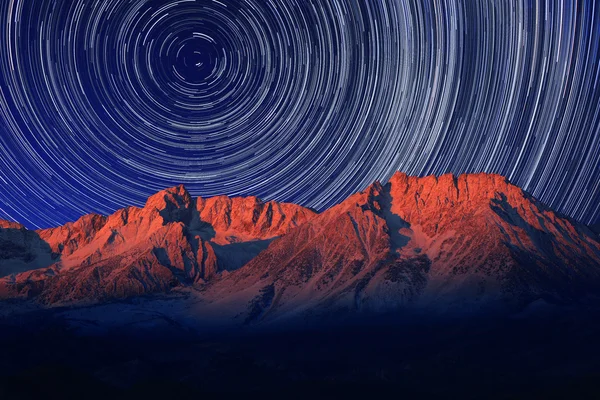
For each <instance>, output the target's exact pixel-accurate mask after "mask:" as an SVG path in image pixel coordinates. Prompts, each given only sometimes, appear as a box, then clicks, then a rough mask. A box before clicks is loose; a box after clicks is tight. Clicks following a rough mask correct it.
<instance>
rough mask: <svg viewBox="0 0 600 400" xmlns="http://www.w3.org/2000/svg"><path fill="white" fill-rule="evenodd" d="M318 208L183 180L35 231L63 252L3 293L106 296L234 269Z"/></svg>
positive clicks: (57, 299) (6, 285) (83, 298)
mask: <svg viewBox="0 0 600 400" xmlns="http://www.w3.org/2000/svg"><path fill="white" fill-rule="evenodd" d="M313 215H314V213H313V212H312V211H310V210H308V209H305V208H303V207H300V206H296V205H293V204H281V203H276V202H266V203H265V202H262V201H260V200H259V199H257V198H253V197H252V198H228V197H225V196H221V197H215V198H211V199H202V198H198V199H193V198H192V197H191V196H190V194H189V193H188V192H187V191H186V189H185V188H184V187H183V186H178V187H175V188H171V189H167V190H165V191H162V192H159V193H157V194H155V195H153V196H152V197H150V198H149V199H148V201H147V202H146V205H145V206H144V207H143V208H135V207H129V208H125V209H122V210H119V211H117V212H115V213H114V214H112V215H110V216H108V217H104V216H100V215H86V216H84V217H82V218H81V219H79V220H78V221H76V222H74V223H68V224H66V225H64V226H61V227H58V228H53V229H45V230H40V231H38V232H36V234H37V235H39V237H40V238H41V239H42V240H43V241H44V242H45V243H47V245H48V246H49V247H50V248H51V249H52V251H53V252H54V253H55V254H56V255H57V257H59V260H57V262H55V263H53V264H52V265H49V266H48V267H47V268H42V269H34V270H31V271H27V272H25V273H21V274H18V275H16V276H11V277H8V278H6V279H5V280H4V281H3V282H2V290H1V291H2V293H3V295H4V296H5V297H14V296H17V297H18V296H28V297H32V296H33V297H36V298H37V299H39V300H40V301H42V302H45V303H65V302H87V301H102V300H108V299H115V298H125V297H129V296H135V295H141V294H146V293H152V292H158V291H167V290H169V289H170V288H173V287H175V286H180V285H189V284H193V283H202V282H205V281H208V280H210V279H211V278H213V277H214V276H215V275H216V274H217V273H220V272H222V271H227V270H235V269H238V268H239V267H241V266H242V265H243V264H244V263H245V262H247V261H248V260H250V259H252V258H253V257H254V256H255V255H256V254H257V253H258V252H259V251H261V250H262V249H264V248H265V247H266V246H267V244H268V243H269V241H270V240H272V239H273V238H274V237H276V236H279V235H282V234H284V233H286V232H287V231H289V230H290V229H292V228H293V227H295V226H297V225H300V224H302V223H304V222H305V221H307V220H308V219H310V218H311V217H312V216H313Z"/></svg>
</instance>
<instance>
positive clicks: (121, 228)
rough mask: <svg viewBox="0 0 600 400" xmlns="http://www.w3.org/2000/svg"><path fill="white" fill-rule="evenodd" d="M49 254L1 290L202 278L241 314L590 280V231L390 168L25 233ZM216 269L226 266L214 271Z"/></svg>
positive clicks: (108, 287) (463, 300)
mask: <svg viewBox="0 0 600 400" xmlns="http://www.w3.org/2000/svg"><path fill="white" fill-rule="evenodd" d="M38 234H39V235H40V237H41V238H42V239H43V240H44V241H46V242H47V243H48V244H49V246H50V247H51V248H52V250H53V251H54V252H56V253H57V254H59V255H60V258H59V260H58V261H57V262H55V263H54V264H53V265H51V266H49V267H48V268H43V269H37V270H33V271H27V272H24V273H21V274H18V275H13V276H10V277H7V278H5V279H3V280H2V281H0V294H2V296H4V297H15V296H30V297H36V298H38V299H40V300H41V301H43V302H46V303H51V304H54V303H64V302H79V301H98V300H99V301H102V300H106V299H111V298H124V297H128V296H134V295H140V294H145V293H151V292H162V291H168V290H170V289H171V288H172V287H174V286H181V285H194V284H201V285H202V294H201V296H202V298H203V300H204V301H203V303H202V304H204V305H203V307H206V308H207V309H210V308H213V311H214V312H213V314H215V313H220V312H221V310H234V311H232V312H234V314H236V315H242V314H243V315H245V317H244V321H246V322H248V323H252V322H255V321H261V320H268V319H271V318H279V317H280V316H282V315H292V314H293V315H298V314H300V315H304V314H310V315H314V314H320V313H327V312H336V313H337V314H343V312H344V311H353V312H356V311H358V312H362V311H368V312H390V311H397V310H399V309H403V308H405V307H417V308H419V307H429V306H432V305H435V306H436V307H440V306H441V307H453V306H454V305H460V306H461V307H467V308H468V307H473V308H477V307H480V306H487V305H489V304H494V306H495V307H497V306H506V307H522V306H524V305H526V304H529V303H531V302H533V301H536V300H539V299H542V300H544V301H548V302H564V301H579V300H581V299H584V298H586V296H591V295H594V294H595V293H597V290H598V288H599V287H600V242H599V239H598V236H597V235H596V234H595V233H593V232H592V231H591V230H589V229H588V228H587V227H585V226H584V225H581V224H578V223H577V222H575V221H573V220H571V219H569V218H567V217H565V216H562V215H560V214H557V213H555V212H554V211H552V210H550V209H548V208H547V207H545V206H544V205H543V204H541V203H539V202H538V201H537V200H535V199H534V198H533V197H531V196H530V195H528V194H527V193H525V192H523V191H522V190H521V189H520V188H518V187H516V186H514V185H512V184H510V183H509V182H508V181H507V180H506V179H505V178H504V177H501V176H498V175H490V174H467V175H461V176H459V177H455V176H453V175H444V176H441V177H434V176H430V177H424V178H418V177H409V176H407V175H405V174H402V173H397V174H395V175H394V176H393V177H392V178H391V180H390V181H389V182H388V183H387V184H385V185H382V184H380V183H378V182H376V183H374V184H373V185H371V186H370V187H368V188H367V189H366V190H365V191H363V192H360V193H357V194H354V195H352V196H350V197H349V198H348V199H346V200H345V201H344V202H342V203H341V204H339V205H337V206H334V207H332V208H330V209H329V210H327V211H325V212H323V213H321V214H316V213H314V212H312V211H311V210H309V209H306V208H303V207H300V206H297V205H294V204H284V203H276V202H262V201H260V200H259V199H257V198H254V197H248V198H229V197H226V196H220V197H214V198H209V199H203V198H198V199H193V198H192V197H191V196H190V195H189V193H188V192H187V191H186V190H185V188H184V187H182V186H179V187H175V188H172V189H168V190H165V191H163V192H160V193H157V194H156V195H154V196H152V197H150V198H149V199H148V201H147V203H146V205H145V206H144V208H134V207H130V208H126V209H123V210H119V211H117V212H116V213H114V214H113V215H111V216H109V217H102V216H97V215H90V216H85V217H83V218H81V219H80V220H79V221H77V222H75V223H72V224H66V225H65V226H63V227H59V228H54V229H49V230H42V231H38ZM225 271H227V273H224V272H225Z"/></svg>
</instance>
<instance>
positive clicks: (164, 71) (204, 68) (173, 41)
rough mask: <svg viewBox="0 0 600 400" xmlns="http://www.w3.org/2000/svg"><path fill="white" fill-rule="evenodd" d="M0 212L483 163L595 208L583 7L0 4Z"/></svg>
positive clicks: (40, 212)
mask: <svg viewBox="0 0 600 400" xmlns="http://www.w3.org/2000/svg"><path fill="white" fill-rule="evenodd" d="M0 21H2V26H1V27H0V43H1V47H0V187H1V190H0V217H3V218H7V219H14V220H18V221H20V222H22V223H25V224H27V225H28V226H31V227H47V226H53V225H58V224H62V223H64V222H66V221H69V220H73V219H76V218H78V217H79V216H80V215H82V214H84V213H89V212H100V213H110V212H112V211H114V210H115V209H117V208H119V207H122V206H125V205H130V204H134V205H141V204H143V202H144V200H145V199H146V198H147V197H148V196H149V195H150V194H152V193H154V192H156V191H158V190H161V189H164V188H165V187H169V186H173V185H175V184H178V183H184V184H185V185H186V187H187V188H188V189H189V190H190V192H191V193H192V194H193V195H201V196H212V195H218V194H228V195H257V196H260V197H262V198H264V199H275V200H284V201H292V202H296V203H299V204H303V205H306V206H312V207H314V208H317V209H324V208H326V207H329V206H331V205H333V204H335V203H337V202H339V201H341V200H342V199H343V198H345V197H346V196H348V195H349V194H351V193H353V192H355V191H357V190H361V189H363V188H365V187H366V186H367V185H369V184H370V183H372V182H373V181H374V180H381V181H385V180H387V179H388V178H389V177H390V176H391V175H392V174H393V173H394V171H396V170H402V171H404V172H407V173H409V174H415V175H427V174H433V173H435V174H442V173H446V172H454V173H457V174H458V173H463V172H495V173H500V174H503V175H505V176H507V177H508V178H509V179H510V180H511V181H512V182H513V183H515V184H518V185H520V186H522V187H523V188H524V189H526V190H527V191H529V192H530V193H532V194H533V195H534V196H536V197H537V198H539V199H541V200H542V201H544V202H546V203H547V204H549V205H550V206H552V207H554V208H556V209H558V210H559V211H562V212H564V213H566V214H568V215H570V216H572V217H574V218H576V219H579V220H582V221H584V222H586V223H592V222H595V221H597V220H598V218H599V217H600V87H599V82H598V80H599V77H600V5H598V4H597V3H596V2H595V1H566V0H565V1H558V0H537V1H535V0H527V1H525V0H515V1H499V0H482V1H472V0H444V1H441V0H438V1H434V0H431V1H428V0H420V1H412V0H285V1H284V0H277V1H275V0H235V1H234V0H219V1H216V0H178V1H167V0H163V1H150V0H128V1H123V0H93V1H89V0H35V1H32V0H4V1H3V2H1V4H0Z"/></svg>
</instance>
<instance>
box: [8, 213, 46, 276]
mask: <svg viewBox="0 0 600 400" xmlns="http://www.w3.org/2000/svg"><path fill="white" fill-rule="evenodd" d="M57 256H58V255H57V254H56V253H54V252H53V251H52V249H51V248H50V246H49V245H48V244H47V243H46V242H45V241H44V240H43V239H41V238H40V236H39V235H38V234H36V233H35V232H32V231H29V230H27V229H25V227H24V226H23V225H21V224H18V223H16V222H10V221H4V220H0V278H1V277H4V276H7V275H10V274H15V273H19V272H23V271H28V270H32V269H38V268H43V267H47V266H48V265H51V264H52V263H53V262H55V261H56V258H57Z"/></svg>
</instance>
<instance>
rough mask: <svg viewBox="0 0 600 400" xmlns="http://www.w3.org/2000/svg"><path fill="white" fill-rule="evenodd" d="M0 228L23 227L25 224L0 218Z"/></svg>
mask: <svg viewBox="0 0 600 400" xmlns="http://www.w3.org/2000/svg"><path fill="white" fill-rule="evenodd" d="M0 228H2V229H25V226H23V225H21V224H20V223H18V222H14V221H7V220H5V219H0Z"/></svg>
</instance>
